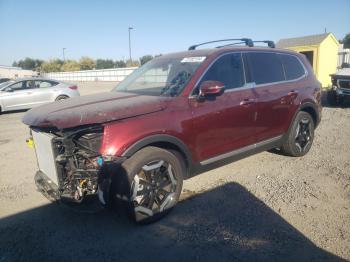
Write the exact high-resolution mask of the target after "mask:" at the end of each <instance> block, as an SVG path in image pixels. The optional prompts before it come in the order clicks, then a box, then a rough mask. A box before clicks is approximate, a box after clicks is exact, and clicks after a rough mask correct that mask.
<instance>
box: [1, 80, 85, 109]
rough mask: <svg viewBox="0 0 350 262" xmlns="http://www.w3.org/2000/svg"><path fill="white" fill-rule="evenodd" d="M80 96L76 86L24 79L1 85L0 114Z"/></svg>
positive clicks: (52, 81)
mask: <svg viewBox="0 0 350 262" xmlns="http://www.w3.org/2000/svg"><path fill="white" fill-rule="evenodd" d="M75 96H80V94H79V91H78V88H77V86H76V85H72V84H68V83H63V82H59V81H56V80H50V79H45V78H22V79H16V80H11V81H8V82H5V83H1V84H0V113H1V112H4V111H10V110H20V109H29V108H32V107H36V106H40V105H42V104H46V103H50V102H53V101H58V100H62V99H67V98H69V97H75Z"/></svg>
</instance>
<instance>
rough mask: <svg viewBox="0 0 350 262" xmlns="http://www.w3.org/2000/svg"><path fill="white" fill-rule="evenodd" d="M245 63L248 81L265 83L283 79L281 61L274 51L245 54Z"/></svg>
mask: <svg viewBox="0 0 350 262" xmlns="http://www.w3.org/2000/svg"><path fill="white" fill-rule="evenodd" d="M246 63H247V67H248V69H249V77H248V78H249V82H255V83H256V84H266V83H273V82H279V81H284V80H285V79H284V72H283V67H282V63H281V61H280V59H279V57H278V56H277V54H274V53H253V52H251V53H250V52H249V53H247V54H246Z"/></svg>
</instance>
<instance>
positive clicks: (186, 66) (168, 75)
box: [113, 56, 205, 96]
mask: <svg viewBox="0 0 350 262" xmlns="http://www.w3.org/2000/svg"><path fill="white" fill-rule="evenodd" d="M204 60H205V57H204V56H203V57H179V58H166V57H165V58H164V57H163V58H162V57H159V58H156V59H154V60H151V61H150V62H148V63H147V64H145V65H143V66H141V67H140V68H138V69H137V70H135V71H134V72H133V73H131V74H130V75H129V76H128V77H126V78H125V79H124V80H123V81H122V82H121V83H120V84H119V85H118V86H117V87H116V88H115V89H114V90H113V91H118V92H129V93H137V94H143V95H155V96H160V95H164V96H177V95H179V94H180V93H181V92H182V90H183V88H184V87H185V85H186V84H187V82H188V81H189V80H190V78H191V77H192V75H193V74H194V72H195V71H196V70H197V68H198V67H199V65H200V64H201V63H202V62H203V61H204Z"/></svg>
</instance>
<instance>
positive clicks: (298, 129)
mask: <svg viewBox="0 0 350 262" xmlns="http://www.w3.org/2000/svg"><path fill="white" fill-rule="evenodd" d="M313 139H314V122H313V119H312V117H311V115H310V114H309V113H307V112H303V111H300V112H299V113H298V114H297V116H296V117H295V119H294V122H293V124H292V127H291V129H290V130H289V132H288V134H287V138H286V141H285V142H284V144H283V146H282V148H281V149H282V152H284V153H285V154H287V155H289V156H295V157H299V156H304V155H305V154H306V153H307V152H309V150H310V148H311V145H312V142H313Z"/></svg>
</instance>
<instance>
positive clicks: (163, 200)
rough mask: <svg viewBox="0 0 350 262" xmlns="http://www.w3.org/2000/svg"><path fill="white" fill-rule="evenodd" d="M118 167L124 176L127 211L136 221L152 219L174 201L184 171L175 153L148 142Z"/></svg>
mask: <svg viewBox="0 0 350 262" xmlns="http://www.w3.org/2000/svg"><path fill="white" fill-rule="evenodd" d="M122 169H123V170H124V173H125V174H126V176H127V178H128V183H127V185H125V184H124V187H128V188H127V189H126V191H124V190H123V191H124V192H127V194H128V196H127V198H128V201H127V206H126V207H127V212H128V213H129V216H130V218H131V219H132V220H133V221H135V222H136V223H140V224H148V223H152V222H155V221H157V220H159V219H160V218H162V217H164V216H165V215H166V214H168V213H169V212H170V211H171V210H172V208H173V207H174V206H175V205H176V204H177V202H178V200H179V197H180V194H181V190H182V183H183V175H184V173H185V171H186V169H185V165H184V161H183V159H180V157H179V156H177V155H175V154H173V153H171V152H170V151H168V150H165V149H162V148H158V147H151V146H150V147H146V148H143V149H141V150H139V151H138V152H136V153H135V154H134V155H133V156H132V157H130V158H129V159H127V160H126V161H124V163H123V164H122Z"/></svg>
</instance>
